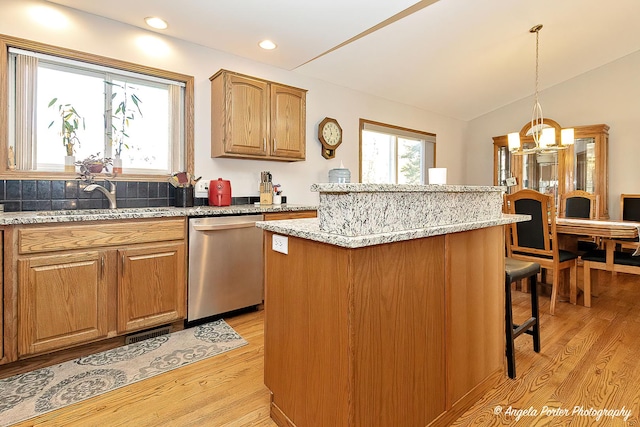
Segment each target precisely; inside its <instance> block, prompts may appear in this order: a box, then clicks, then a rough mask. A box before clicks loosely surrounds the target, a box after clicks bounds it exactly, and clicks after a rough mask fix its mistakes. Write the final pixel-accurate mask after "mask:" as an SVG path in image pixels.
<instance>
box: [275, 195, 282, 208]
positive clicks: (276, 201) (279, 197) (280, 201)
mask: <svg viewBox="0 0 640 427" xmlns="http://www.w3.org/2000/svg"><path fill="white" fill-rule="evenodd" d="M281 203H282V196H281V195H280V194H274V195H273V204H274V205H279V204H281Z"/></svg>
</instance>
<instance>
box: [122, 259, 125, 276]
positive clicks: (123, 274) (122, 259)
mask: <svg viewBox="0 0 640 427" xmlns="http://www.w3.org/2000/svg"><path fill="white" fill-rule="evenodd" d="M124 265H125V264H124V254H122V275H123V276H124Z"/></svg>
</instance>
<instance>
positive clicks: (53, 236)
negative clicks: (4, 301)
mask: <svg viewBox="0 0 640 427" xmlns="http://www.w3.org/2000/svg"><path fill="white" fill-rule="evenodd" d="M184 238H185V219H184V218H180V219H171V220H155V221H118V222H108V223H107V222H105V223H103V222H98V221H92V222H91V223H90V224H82V225H68V224H65V225H56V226H42V227H28V228H21V229H19V230H18V252H19V253H20V254H32V253H39V252H51V251H65V250H70V249H86V248H96V247H108V246H120V245H130V244H136V243H149V242H161V241H169V240H183V239H184Z"/></svg>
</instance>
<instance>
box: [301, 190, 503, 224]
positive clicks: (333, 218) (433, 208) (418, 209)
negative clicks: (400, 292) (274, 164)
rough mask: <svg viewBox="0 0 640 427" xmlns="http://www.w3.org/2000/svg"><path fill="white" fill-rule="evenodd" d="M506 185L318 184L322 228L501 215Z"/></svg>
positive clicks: (473, 219) (475, 219) (450, 221)
mask: <svg viewBox="0 0 640 427" xmlns="http://www.w3.org/2000/svg"><path fill="white" fill-rule="evenodd" d="M505 190H506V189H505V187H489V186H470V185H392V184H314V185H312V186H311V191H319V192H320V206H319V207H318V220H319V222H320V225H319V227H320V231H325V232H328V233H333V234H339V235H343V236H365V235H369V234H377V233H385V232H394V231H402V230H412V229H420V228H425V227H434V226H439V225H449V224H456V223H461V222H479V221H486V220H492V219H497V218H499V217H500V216H501V215H502V194H503V192H504V191H505Z"/></svg>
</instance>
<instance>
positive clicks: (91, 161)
mask: <svg viewBox="0 0 640 427" xmlns="http://www.w3.org/2000/svg"><path fill="white" fill-rule="evenodd" d="M111 164H112V159H111V158H109V157H106V158H102V157H100V153H96V154H91V155H90V156H89V157H87V158H86V159H84V160H80V161H77V162H76V165H77V166H80V176H81V177H82V178H83V179H84V178H86V177H91V175H93V174H95V173H101V172H102V171H103V170H104V169H105V168H106V167H107V166H109V165H111Z"/></svg>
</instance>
